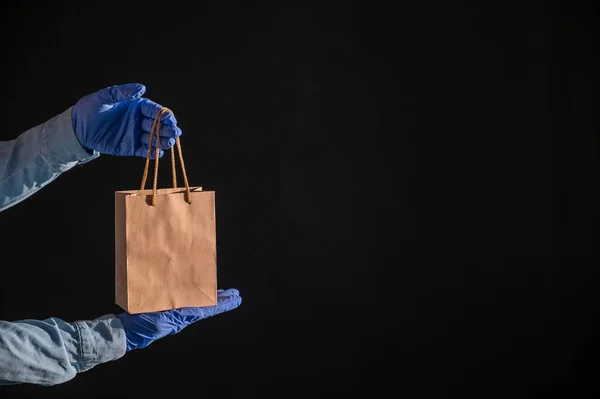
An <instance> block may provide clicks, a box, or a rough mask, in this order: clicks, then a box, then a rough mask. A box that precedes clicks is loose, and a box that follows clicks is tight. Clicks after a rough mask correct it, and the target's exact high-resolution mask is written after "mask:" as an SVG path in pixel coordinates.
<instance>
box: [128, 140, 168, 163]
mask: <svg viewBox="0 0 600 399" xmlns="http://www.w3.org/2000/svg"><path fill="white" fill-rule="evenodd" d="M164 154H165V152H164V151H163V150H158V157H159V158H162V156H163V155H164ZM135 155H136V156H138V157H142V158H146V156H147V155H148V144H143V143H142V144H141V145H140V146H139V147H138V149H137V150H135ZM150 159H156V146H154V145H153V146H152V151H151V152H150Z"/></svg>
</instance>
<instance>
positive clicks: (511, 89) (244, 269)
mask: <svg viewBox="0 0 600 399" xmlns="http://www.w3.org/2000/svg"><path fill="white" fill-rule="evenodd" d="M80 3H87V4H86V5H82V4H80ZM80 3H72V4H68V5H67V4H59V3H55V4H52V5H48V6H43V7H42V6H33V5H31V4H24V5H21V6H11V7H9V6H3V7H5V8H4V9H3V11H2V12H3V13H4V15H3V24H2V36H3V43H4V45H3V47H2V63H1V66H0V68H1V76H2V79H1V81H0V91H1V93H2V95H1V96H0V101H1V104H2V115H3V118H2V129H1V130H0V139H2V140H9V139H12V138H15V137H16V136H17V135H18V134H19V133H20V132H23V131H25V130H26V129H28V128H30V127H33V126H36V125H38V124H39V123H42V122H44V121H45V120H47V119H49V118H51V117H53V116H54V115H56V114H58V113H60V112H62V111H63V110H65V109H66V108H68V107H69V106H71V105H73V104H74V103H75V102H76V101H77V100H78V99H79V98H80V97H81V96H83V95H85V94H88V93H90V92H93V91H96V90H98V89H101V88H103V87H106V86H109V85H113V84H121V83H127V82H140V83H143V84H145V85H146V86H147V88H148V90H147V93H146V97H148V98H151V99H153V100H154V101H156V102H158V103H160V104H162V105H165V106H168V107H169V108H171V109H173V110H174V111H175V114H176V116H177V118H178V120H179V126H180V127H181V128H182V130H183V132H184V136H182V145H183V147H184V151H185V154H186V167H187V169H188V175H189V176H190V179H191V183H192V184H195V185H202V186H203V187H204V188H205V189H211V190H215V191H216V195H217V221H218V227H217V230H218V238H217V240H218V259H219V286H220V287H222V288H229V287H235V288H238V289H239V290H240V292H241V294H242V296H243V298H244V302H243V304H242V306H241V307H240V308H238V309H236V310H235V311H233V312H230V313H227V314H224V315H221V316H219V317H215V318H212V319H208V320H205V321H202V322H199V323H198V324H195V325H194V326H192V327H190V328H187V329H186V330H184V331H183V332H181V333H180V334H178V335H177V336H173V337H169V338H165V339H163V340H161V341H158V342H156V343H154V344H153V345H151V346H150V347H148V348H146V349H144V350H140V351H135V352H131V353H128V354H127V355H126V356H125V357H124V358H122V359H120V360H118V361H115V362H111V363H107V364H103V365H100V366H97V367H96V368H94V369H92V370H90V371H88V372H85V373H82V374H79V375H77V377H76V378H74V379H73V380H71V381H69V382H67V383H65V384H62V385H58V386H54V387H38V386H31V385H29V386H27V385H24V386H17V387H3V388H0V397H7V398H8V397H37V396H39V397H61V398H86V397H154V396H158V395H159V394H160V395H161V396H163V395H171V396H172V397H183V396H185V397H210V396H218V397H257V398H267V397H273V398H281V397H283V398H286V397H296V396H298V397H307V396H308V397H338V396H349V395H354V394H359V393H360V394H361V395H367V397H373V396H375V395H386V396H387V395H392V396H394V397H411V398H413V397H414V398H430V397H444V398H445V397H454V396H456V395H473V396H475V397H483V398H496V397H498V398H508V397H510V398H517V397H518V398H521V397H524V398H525V397H527V398H529V397H536V398H537V397H550V396H553V395H557V396H559V397H577V398H582V397H596V394H597V391H598V383H597V380H598V378H599V376H600V345H599V342H598V340H599V338H600V337H599V332H598V321H599V320H600V314H599V310H598V309H599V302H598V300H599V299H600V298H598V294H597V286H598V283H599V281H598V277H599V273H598V267H597V265H596V260H595V248H594V246H595V225H596V219H595V217H596V216H595V212H596V201H597V198H596V194H595V170H594V167H595V163H596V155H595V154H596V147H595V133H596V131H597V127H598V120H599V118H598V116H599V114H598V112H597V106H598V102H597V98H598V95H597V93H598V88H599V87H598V86H599V85H598V83H599V78H598V76H599V75H600V72H599V71H600V58H599V52H598V50H600V48H599V47H600V46H599V39H600V37H599V34H598V33H599V32H598V18H597V16H598V12H597V11H598V10H597V9H595V8H594V7H592V6H591V5H590V4H591V3H590V4H578V5H575V3H571V5H569V6H568V7H567V6H566V5H559V4H553V3H550V2H541V1H540V2H519V3H515V4H509V3H507V2H496V3H494V2H485V4H487V5H485V6H484V5H481V4H477V2H456V1H452V2H438V3H430V2H414V3H417V4H410V3H413V2H410V3H409V4H410V5H409V4H404V2H395V3H397V4H394V6H392V5H390V6H389V7H378V6H376V5H375V4H371V5H366V4H358V3H353V2H345V3H341V2H340V3H337V4H334V3H325V2H324V3H322V4H320V5H308V4H307V3H304V4H302V3H292V2H284V3H268V2H249V1H245V2H231V1H229V2H209V3H210V4H205V3H206V2H194V3H192V2H190V3H189V4H188V3H185V2H174V1H169V2H163V3H162V4H161V3H156V4H152V3H150V2H146V3H137V4H134V3H133V2H126V1H121V2H114V3H108V2H102V3H100V2H98V3H93V2H80ZM213 3H216V4H213ZM482 3H484V2H482ZM488 3H490V4H488ZM142 168H143V160H142V159H141V158H118V157H111V156H102V157H101V158H99V159H97V160H95V161H93V162H91V163H88V164H86V165H84V166H82V167H77V168H75V169H73V170H71V171H69V172H67V173H65V174H64V175H62V176H61V177H60V178H58V179H57V180H56V181H55V182H53V183H52V184H50V185H49V186H48V187H46V188H44V189H42V190H41V191H39V192H38V193H37V194H35V195H34V196H32V197H31V198H29V199H27V200H26V201H24V202H22V203H20V204H18V205H16V206H14V207H12V208H10V209H9V210H7V211H5V212H2V213H0V225H1V234H2V240H1V248H2V258H1V259H2V260H1V261H0V262H1V264H2V274H1V275H0V276H1V277H0V278H1V281H2V291H1V301H0V319H3V320H16V319H22V318H46V317H51V316H54V317H60V318H63V319H66V320H76V319H91V318H95V317H98V316H100V315H103V314H106V313H111V312H118V311H119V308H118V307H117V306H116V305H114V235H113V228H114V227H113V220H114V209H113V195H114V194H113V193H114V191H116V190H123V189H135V188H136V187H137V185H138V184H139V179H140V176H141V171H142ZM163 172H164V173H162V174H161V179H160V181H161V182H162V184H163V185H165V186H166V185H168V184H169V173H166V170H165V171H163ZM187 395H190V396H187Z"/></svg>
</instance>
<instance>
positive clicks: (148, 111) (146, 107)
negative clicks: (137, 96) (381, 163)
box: [140, 98, 177, 130]
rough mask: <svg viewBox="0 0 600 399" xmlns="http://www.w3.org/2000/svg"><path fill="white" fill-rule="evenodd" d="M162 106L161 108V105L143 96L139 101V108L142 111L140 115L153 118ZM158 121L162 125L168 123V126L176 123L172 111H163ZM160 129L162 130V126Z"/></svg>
mask: <svg viewBox="0 0 600 399" xmlns="http://www.w3.org/2000/svg"><path fill="white" fill-rule="evenodd" d="M162 108H163V106H162V105H160V104H157V103H155V102H154V101H152V100H149V99H147V98H145V99H144V100H143V101H142V103H141V107H140V110H141V111H142V115H144V116H145V117H146V118H150V119H152V120H154V118H156V115H158V113H159V112H160V110H161V109H162ZM160 121H161V122H162V123H163V124H164V125H170V126H175V125H177V119H175V115H173V113H172V112H165V113H164V114H163V115H162V117H161V118H160ZM161 130H162V128H161Z"/></svg>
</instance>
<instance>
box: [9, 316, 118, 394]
mask: <svg viewBox="0 0 600 399" xmlns="http://www.w3.org/2000/svg"><path fill="white" fill-rule="evenodd" d="M125 352H126V339H125V330H124V329H123V324H122V323H121V320H120V319H119V318H118V317H116V316H115V315H112V314H111V315H106V316H103V317H100V318H98V319H95V320H90V321H76V322H73V323H67V322H65V321H64V320H61V319H58V318H54V317H53V318H49V319H46V320H22V321H16V322H6V321H0V385H9V384H19V383H30V384H37V385H56V384H60V383H63V382H66V381H68V380H70V379H72V378H73V377H75V375H76V374H77V373H81V372H84V371H87V370H89V369H91V368H92V367H94V366H96V365H98V364H101V363H106V362H109V361H112V360H116V359H119V358H121V357H122V356H123V355H125Z"/></svg>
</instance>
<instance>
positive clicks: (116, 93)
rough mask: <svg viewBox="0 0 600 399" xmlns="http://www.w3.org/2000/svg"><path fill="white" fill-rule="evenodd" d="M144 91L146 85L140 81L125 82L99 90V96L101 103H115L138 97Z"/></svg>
mask: <svg viewBox="0 0 600 399" xmlns="http://www.w3.org/2000/svg"><path fill="white" fill-rule="evenodd" d="M145 92H146V86H144V85H143V84H141V83H127V84H124V85H119V86H110V87H107V88H106V89H103V90H100V92H99V93H98V94H99V96H98V97H99V98H100V99H101V102H102V103H103V104H115V103H118V102H121V101H126V100H135V99H136V98H140V97H141V96H143V95H144V93H145Z"/></svg>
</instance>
